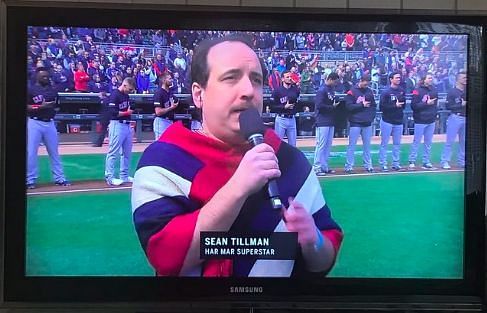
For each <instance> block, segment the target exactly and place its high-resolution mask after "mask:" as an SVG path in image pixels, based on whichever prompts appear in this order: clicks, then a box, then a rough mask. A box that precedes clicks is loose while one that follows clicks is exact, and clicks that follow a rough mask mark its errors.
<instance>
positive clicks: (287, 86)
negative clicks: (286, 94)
mask: <svg viewBox="0 0 487 313" xmlns="http://www.w3.org/2000/svg"><path fill="white" fill-rule="evenodd" d="M282 86H283V87H284V88H286V89H289V88H291V86H292V85H291V84H287V83H283V84H282Z"/></svg>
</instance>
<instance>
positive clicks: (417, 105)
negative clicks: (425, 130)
mask: <svg viewBox="0 0 487 313" xmlns="http://www.w3.org/2000/svg"><path fill="white" fill-rule="evenodd" d="M428 97H429V99H436V101H435V103H433V104H427V100H428ZM437 105H438V92H436V89H435V87H433V86H429V87H426V86H420V87H419V88H418V89H415V90H414V91H413V99H412V100H411V108H412V109H413V118H414V122H415V123H418V124H431V123H433V122H434V121H435V120H436V114H437V112H438V106H437Z"/></svg>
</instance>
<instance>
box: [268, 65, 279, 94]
mask: <svg viewBox="0 0 487 313" xmlns="http://www.w3.org/2000/svg"><path fill="white" fill-rule="evenodd" d="M267 82H268V85H269V88H270V90H271V92H272V91H274V90H276V89H277V88H278V87H279V86H281V74H280V73H279V70H278V69H277V67H274V68H273V69H272V73H271V74H270V75H269V77H268V79H267Z"/></svg>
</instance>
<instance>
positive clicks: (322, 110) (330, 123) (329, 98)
mask: <svg viewBox="0 0 487 313" xmlns="http://www.w3.org/2000/svg"><path fill="white" fill-rule="evenodd" d="M339 79H340V78H339V77H338V74H337V73H334V72H332V73H330V74H328V76H327V77H326V80H325V84H324V85H323V87H321V88H320V90H318V92H317V93H316V98H315V117H316V148H315V157H314V164H313V168H314V170H315V172H316V175H318V176H324V175H326V174H332V173H334V172H335V171H333V170H332V169H330V168H329V167H328V157H329V156H330V151H331V147H332V142H333V134H334V133H335V111H336V110H335V109H336V107H337V106H338V103H339V99H338V98H337V96H335V86H336V85H337V84H338V81H339Z"/></svg>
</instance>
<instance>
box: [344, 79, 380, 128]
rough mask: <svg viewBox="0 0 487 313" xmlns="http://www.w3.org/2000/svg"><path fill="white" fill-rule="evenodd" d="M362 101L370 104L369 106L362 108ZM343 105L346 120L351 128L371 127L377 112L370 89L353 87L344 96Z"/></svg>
mask: <svg viewBox="0 0 487 313" xmlns="http://www.w3.org/2000/svg"><path fill="white" fill-rule="evenodd" d="M364 101H368V102H370V106H369V107H364V105H363V102H364ZM345 105H346V108H347V110H348V120H349V122H350V126H351V127H367V126H370V125H372V122H373V121H374V119H375V114H376V112H377V109H376V104H375V99H374V93H373V92H372V89H370V88H358V86H353V87H352V88H351V89H350V90H349V91H348V92H347V95H346V96H345Z"/></svg>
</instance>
